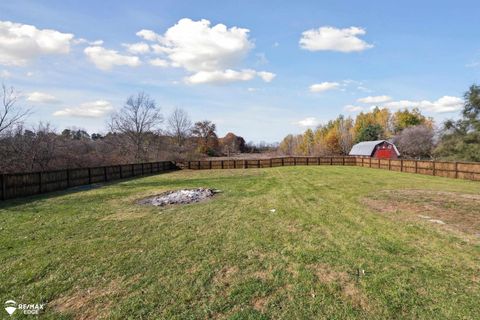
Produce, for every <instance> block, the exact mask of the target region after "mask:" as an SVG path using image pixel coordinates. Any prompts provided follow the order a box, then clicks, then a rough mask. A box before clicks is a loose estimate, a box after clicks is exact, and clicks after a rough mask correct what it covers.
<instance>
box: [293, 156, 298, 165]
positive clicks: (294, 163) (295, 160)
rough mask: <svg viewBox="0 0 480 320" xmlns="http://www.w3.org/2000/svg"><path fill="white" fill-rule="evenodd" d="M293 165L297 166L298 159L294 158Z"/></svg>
mask: <svg viewBox="0 0 480 320" xmlns="http://www.w3.org/2000/svg"><path fill="white" fill-rule="evenodd" d="M293 165H294V166H296V165H297V157H293Z"/></svg>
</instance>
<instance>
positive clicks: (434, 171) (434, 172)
mask: <svg viewBox="0 0 480 320" xmlns="http://www.w3.org/2000/svg"><path fill="white" fill-rule="evenodd" d="M432 163H433V175H435V174H436V170H435V160H433V161H432Z"/></svg>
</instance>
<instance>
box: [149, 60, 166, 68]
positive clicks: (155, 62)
mask: <svg viewBox="0 0 480 320" xmlns="http://www.w3.org/2000/svg"><path fill="white" fill-rule="evenodd" d="M148 63H149V64H151V65H152V66H154V67H162V68H165V67H168V65H169V64H168V61H167V60H165V59H160V58H155V59H150V60H149V61H148Z"/></svg>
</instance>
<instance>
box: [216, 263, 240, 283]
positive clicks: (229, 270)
mask: <svg viewBox="0 0 480 320" xmlns="http://www.w3.org/2000/svg"><path fill="white" fill-rule="evenodd" d="M238 271H239V269H238V267H237V266H233V267H223V268H222V269H220V271H218V272H217V273H216V274H215V276H214V277H213V283H215V284H217V285H222V286H226V287H228V286H230V283H231V282H232V278H233V277H234V276H235V274H237V272H238Z"/></svg>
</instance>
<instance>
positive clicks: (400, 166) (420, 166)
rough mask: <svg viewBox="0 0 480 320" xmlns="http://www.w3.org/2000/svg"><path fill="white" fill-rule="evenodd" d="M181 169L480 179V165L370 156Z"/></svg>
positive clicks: (198, 164) (192, 164)
mask: <svg viewBox="0 0 480 320" xmlns="http://www.w3.org/2000/svg"><path fill="white" fill-rule="evenodd" d="M177 165H179V167H180V168H182V169H194V170H198V169H240V168H242V169H248V168H271V167H282V166H296V165H302V166H304V165H307V166H308V165H345V166H361V167H368V168H378V169H386V170H392V171H400V172H409V173H418V174H426V175H432V176H440V177H448V178H459V179H470V180H480V162H477V163H476V162H446V161H420V160H390V159H373V158H369V157H347V156H346V157H283V158H271V159H249V160H200V161H186V162H181V163H177Z"/></svg>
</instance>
